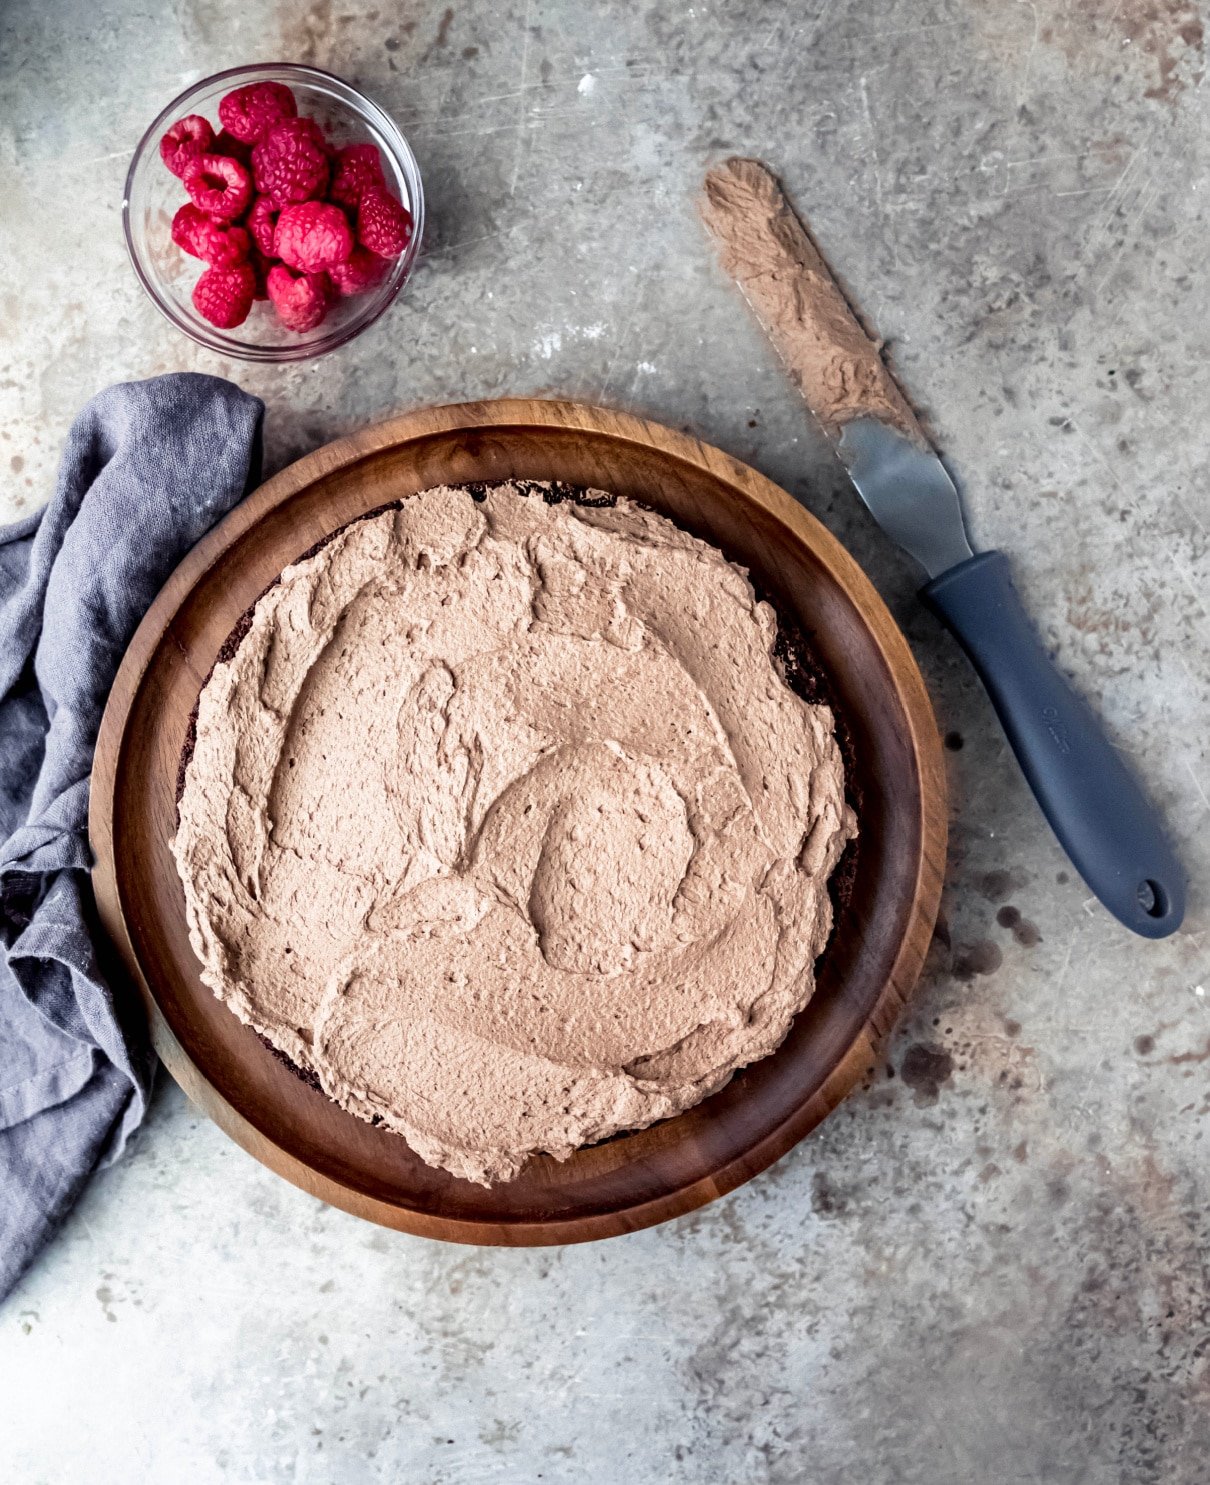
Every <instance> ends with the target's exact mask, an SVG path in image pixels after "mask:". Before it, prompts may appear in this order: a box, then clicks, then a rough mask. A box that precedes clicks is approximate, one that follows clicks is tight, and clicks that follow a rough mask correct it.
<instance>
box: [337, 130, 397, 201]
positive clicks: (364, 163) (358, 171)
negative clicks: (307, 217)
mask: <svg viewBox="0 0 1210 1485" xmlns="http://www.w3.org/2000/svg"><path fill="white" fill-rule="evenodd" d="M386 188H387V183H386V177H385V176H384V175H383V173H382V156H381V155H380V154H379V153H378V146H377V145H376V144H349V145H346V146H345V148H344V149H342V150H337V151H336V173H335V175H333V177H332V189H331V190H330V191H329V192H328V195H329V196H331V198H332V200H333V201H335V202H337V203H338V204H339V205H340V206H347V207H349V208H353V207H356V206H358V205H359V204H360V202H361V198H362V197H363V196H364V195H365V193H366V191H368V190H370V189H377V190H381V191H385V190H386Z"/></svg>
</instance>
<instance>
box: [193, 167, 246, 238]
mask: <svg viewBox="0 0 1210 1485" xmlns="http://www.w3.org/2000/svg"><path fill="white" fill-rule="evenodd" d="M183 179H184V182H185V189H186V190H187V191H188V192H189V198H190V200H191V201H192V202H193V204H194V206H196V207H198V208H199V209H200V210H201V211H204V212H205V213H206V215H207V216H211V217H220V218H221V219H222V220H223V221H227V222H233V221H234V220H235V218H236V217H240V216H243V214H244V212H245V211H246V210H247V209H248V202H249V201H250V200H251V199H252V182H251V181H250V180H249V179H248V172H247V171H246V170H245V169H244V167H243V166H242V165H241V164H240V162H239V161H238V160H232V159H231V158H230V157H229V156H227V155H199V156H197V157H196V158H195V159H191V160H190V161H189V164H188V165H187V166H186V167H185V174H184V177H183Z"/></svg>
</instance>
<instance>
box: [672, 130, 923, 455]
mask: <svg viewBox="0 0 1210 1485" xmlns="http://www.w3.org/2000/svg"><path fill="white" fill-rule="evenodd" d="M700 204H701V213H702V219H703V221H704V222H705V224H706V226H707V228H708V229H709V231H710V233H711V235H712V236H713V238H714V240H715V242H716V244H717V246H718V251H719V258H720V261H721V262H722V265H723V268H724V269H725V270H726V272H727V273H728V274H730V276H731V277H732V278H733V279H735V281H736V282H737V283H738V284H739V286H740V288H741V289H742V290H743V293H744V297H745V298H746V299H747V300H748V302H749V304H750V305H751V306H752V309H753V311H754V312H755V314H756V317H757V319H759V320H760V322H761V324H762V325H763V326H764V328H765V332H766V333H767V335H768V336H769V339H770V340H771V341H772V342H773V345H774V347H775V348H776V350H777V353H778V355H779V356H780V357H781V359H782V361H783V362H784V363H785V366H786V369H787V370H788V371H789V373H790V375H791V376H792V377H793V378H794V382H795V384H796V385H797V387H798V389H799V391H800V392H801V393H802V395H803V397H804V398H805V399H806V402H807V405H808V407H810V409H811V411H812V412H813V413H814V414H815V416H816V417H817V418H818V419H819V421H820V422H821V423H822V424H823V426H824V429H825V431H826V432H828V433H831V434H833V435H836V434H838V433H839V432H840V430H841V429H842V428H843V427H844V425H845V423H848V422H850V421H851V420H852V419H853V418H859V417H874V418H879V419H881V421H882V422H884V423H889V424H890V425H891V426H892V427H893V428H898V429H899V430H900V432H902V433H906V434H907V435H908V437H909V438H913V439H916V440H917V441H918V442H920V443H924V442H926V440H925V436H924V434H923V432H922V431H921V428H920V425H919V423H918V422H917V421H916V415H915V413H913V411H912V409H911V408H910V407H909V406H908V403H907V400H906V398H905V397H904V395H903V393H902V392H901V391H900V390H899V388H898V386H897V385H896V383H895V380H894V378H893V377H892V376H891V373H890V371H889V370H888V369H887V367H886V364H885V363H884V361H883V359H882V353H881V352H882V347H881V344H880V342H879V341H877V340H876V339H874V338H872V337H871V336H869V335H867V334H866V332H865V330H864V329H863V327H862V325H861V323H860V321H859V319H858V317H857V314H856V312H855V311H854V309H853V307H852V306H851V305H850V304H849V302H848V300H847V299H846V298H845V296H844V294H843V293H842V292H841V290H840V287H839V285H838V284H837V282H836V280H835V279H834V278H833V277H832V273H831V270H830V269H829V268H828V265H827V264H826V263H825V262H824V260H823V257H822V255H821V254H820V251H819V249H818V248H817V247H816V246H815V243H814V241H813V239H812V237H811V234H810V233H809V232H808V230H807V228H806V226H805V225H804V224H803V223H802V222H801V221H800V220H799V219H798V217H797V216H795V214H794V211H793V208H792V207H791V206H790V203H789V202H788V201H787V200H786V197H785V194H784V193H783V191H782V188H781V186H780V185H779V184H778V181H777V177H776V176H775V175H774V174H773V172H772V171H771V170H769V169H768V167H767V166H765V165H762V164H761V163H760V161H759V160H745V159H742V158H738V157H737V158H734V159H730V160H725V161H724V162H723V163H722V164H721V165H716V166H715V167H714V169H713V170H711V171H710V172H709V174H708V175H707V176H706V187H705V192H704V194H703V196H702V200H701V203H700Z"/></svg>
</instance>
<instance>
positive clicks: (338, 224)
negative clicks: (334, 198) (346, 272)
mask: <svg viewBox="0 0 1210 1485" xmlns="http://www.w3.org/2000/svg"><path fill="white" fill-rule="evenodd" d="M273 251H274V252H275V253H276V255H277V256H278V257H279V258H280V259H281V260H282V262H283V263H285V264H286V266H287V267H288V268H297V269H299V271H300V272H302V273H322V272H323V270H324V269H325V268H331V267H332V266H333V265H334V264H336V263H344V262H347V261H348V257H349V254H350V253H351V252H352V251H353V234H352V232H350V231H349V224H348V222H347V221H346V219H345V214H344V212H343V211H341V209H340V207H339V206H333V205H332V204H331V203H330V202H328V201H300V202H298V203H297V204H296V205H294V206H287V207H285V208H284V209H283V211H282V214H281V216H279V217H278V219H277V231H276V232H274V234H273Z"/></svg>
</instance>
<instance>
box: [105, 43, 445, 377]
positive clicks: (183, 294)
mask: <svg viewBox="0 0 1210 1485" xmlns="http://www.w3.org/2000/svg"><path fill="white" fill-rule="evenodd" d="M255 82H280V83H285V84H286V85H287V87H289V88H291V89H293V92H294V96H295V98H296V99H297V100H298V112H299V114H300V115H308V116H309V117H311V118H313V119H315V121H316V122H317V123H318V124H319V125H320V126H321V127H322V128H323V130H324V133H325V134H326V135H327V137H328V139H329V140H330V141H331V142H332V143H333V144H334V145H335V146H337V147H340V146H343V145H346V144H359V143H362V142H365V141H367V140H368V141H370V142H372V143H374V144H376V145H377V146H378V149H379V151H380V153H381V155H382V168H383V173H384V174H385V176H386V178H387V183H388V185H390V186H391V187H392V189H393V190H394V191H395V193H396V194H397V195H398V197H399V199H400V200H401V201H402V202H403V204H404V205H405V206H406V207H407V208H408V210H409V211H410V212H411V213H412V223H413V229H412V240H411V242H410V243H409V244H408V245H407V247H406V248H405V250H404V251H403V252H402V253H401V254H400V256H399V257H398V258H397V259H396V260H395V262H394V263H393V264H392V265H391V269H390V271H389V272H388V273H387V275H386V276H385V277H384V278H383V280H382V282H381V283H380V284H377V285H376V286H375V287H374V288H372V289H370V290H368V291H367V292H366V293H364V294H357V295H353V296H350V297H349V298H342V299H340V300H338V301H337V302H336V303H335V304H334V305H333V306H332V307H331V309H330V310H329V311H328V316H327V318H326V319H325V320H324V322H323V324H321V325H319V326H317V327H316V329H314V330H308V331H303V332H299V331H294V330H287V329H286V327H285V326H284V325H283V324H282V323H281V322H280V321H279V320H278V318H277V316H276V315H275V314H274V313H273V310H272V308H271V306H270V305H269V304H268V303H267V302H265V301H260V300H258V301H257V303H256V304H254V305H253V306H252V312H251V313H250V314H249V316H248V318H247V319H246V320H245V321H244V323H243V324H242V325H239V326H237V327H236V328H235V329H234V330H220V329H219V328H218V327H217V326H215V325H212V324H210V322H209V321H208V320H204V319H203V318H202V317H201V315H199V314H198V312H197V310H196V309H194V307H193V301H192V299H191V298H190V295H191V294H192V292H193V286H194V284H195V283H196V282H197V280H198V278H199V277H200V275H201V273H202V272H203V270H204V269H205V264H204V263H202V262H201V261H200V260H199V259H197V258H192V257H190V256H189V255H188V254H186V253H184V252H182V251H181V249H180V248H178V247H177V245H176V244H175V243H174V242H173V240H172V235H171V228H172V218H173V215H174V213H175V212H176V210H177V208H178V207H179V206H181V205H182V204H183V203H184V202H185V201H187V200H188V199H189V198H188V196H187V195H186V193H185V190H184V187H183V186H182V184H181V182H180V181H179V180H178V179H177V178H176V176H174V175H173V174H172V173H171V172H170V171H169V169H168V167H167V166H166V165H165V164H164V162H163V161H162V160H161V159H160V138H161V136H162V135H163V134H164V133H165V131H166V130H167V129H168V128H169V127H170V126H171V125H172V124H174V123H175V122H176V120H177V119H180V118H183V117H184V116H185V115H186V114H191V113H200V114H202V115H203V116H204V117H205V118H207V119H208V120H209V121H210V123H211V125H212V126H213V127H214V132H215V133H216V134H217V133H218V131H219V122H218V102H219V99H220V98H221V97H222V96H223V94H224V93H229V92H230V91H231V90H232V89H233V88H239V87H244V86H245V85H246V84H248V83H255ZM122 225H123V228H124V230H125V232H126V246H127V248H128V249H129V252H130V261H131V263H132V264H133V265H134V271H135V273H136V274H137V275H138V279H139V282H140V283H141V284H142V285H143V287H144V288H145V289H146V290H147V293H148V295H149V296H150V297H151V302H152V303H153V304H154V305H155V307H156V308H157V309H158V310H159V311H160V313H161V314H163V315H164V316H165V317H166V318H167V319H169V320H171V321H172V323H173V324H174V325H175V326H176V327H177V329H178V330H183V331H184V332H185V334H186V335H188V336H189V337H190V338H191V339H193V340H196V341H197V343H198V344H199V345H204V346H207V347H208V348H209V349H210V350H212V351H219V352H221V353H222V354H223V355H227V356H238V357H241V358H242V359H243V360H245V361H302V360H305V359H306V358H307V357H309V356H319V355H322V354H323V352H324V351H331V350H335V349H336V347H337V346H341V345H344V344H346V342H348V341H350V340H352V339H353V337H354V336H355V335H359V334H360V333H361V332H362V331H363V330H364V329H365V328H366V326H367V325H372V324H373V323H374V321H375V320H376V319H377V318H378V317H379V315H381V314H382V313H383V311H384V310H385V309H386V308H387V307H388V305H390V303H391V301H392V300H393V299H394V298H395V296H396V294H398V293H399V291H400V289H401V288H402V287H403V285H404V284H405V283H406V281H407V279H408V276H409V274H410V273H411V271H412V267H413V265H414V264H415V262H416V255H417V253H418V252H419V251H420V239H421V237H422V235H423V233H424V191H423V189H422V187H421V184H420V167H419V166H418V165H417V163H416V157H415V155H414V154H413V153H412V150H411V146H410V145H409V144H408V142H407V140H406V139H405V138H404V137H403V135H402V134H401V133H400V132H399V129H398V127H397V125H396V124H395V122H394V121H393V120H392V119H391V118H390V117H389V116H388V115H387V114H386V113H384V112H383V110H382V109H381V108H379V106H378V105H377V104H376V103H374V102H373V101H372V100H371V99H369V98H367V97H365V96H364V94H362V93H359V92H358V91H357V90H356V88H351V87H350V86H349V84H348V83H346V82H342V81H341V80H340V78H338V77H333V76H332V74H331V73H329V72H322V71H321V70H320V69H319V68H318V67H303V66H300V65H296V64H294V63H291V62H266V63H263V64H262V65H260V66H255V67H231V68H229V69H228V70H227V71H226V72H216V73H215V74H214V76H213V77H207V78H205V79H203V81H201V82H198V83H194V84H193V86H192V87H190V88H187V89H186V90H185V91H184V92H183V93H181V94H180V96H179V97H177V98H174V99H173V100H172V102H171V103H170V104H169V105H168V106H167V108H165V109H164V111H163V113H161V114H160V116H159V117H158V118H157V119H156V120H155V122H154V123H153V124H152V125H151V127H150V128H149V129H148V130H147V132H146V134H144V135H143V137H142V139H141V140H140V141H139V145H138V148H137V149H136V150H135V152H134V158H133V159H132V160H131V162H130V169H129V171H128V172H127V175H126V191H125V196H124V199H123V201H122Z"/></svg>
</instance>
